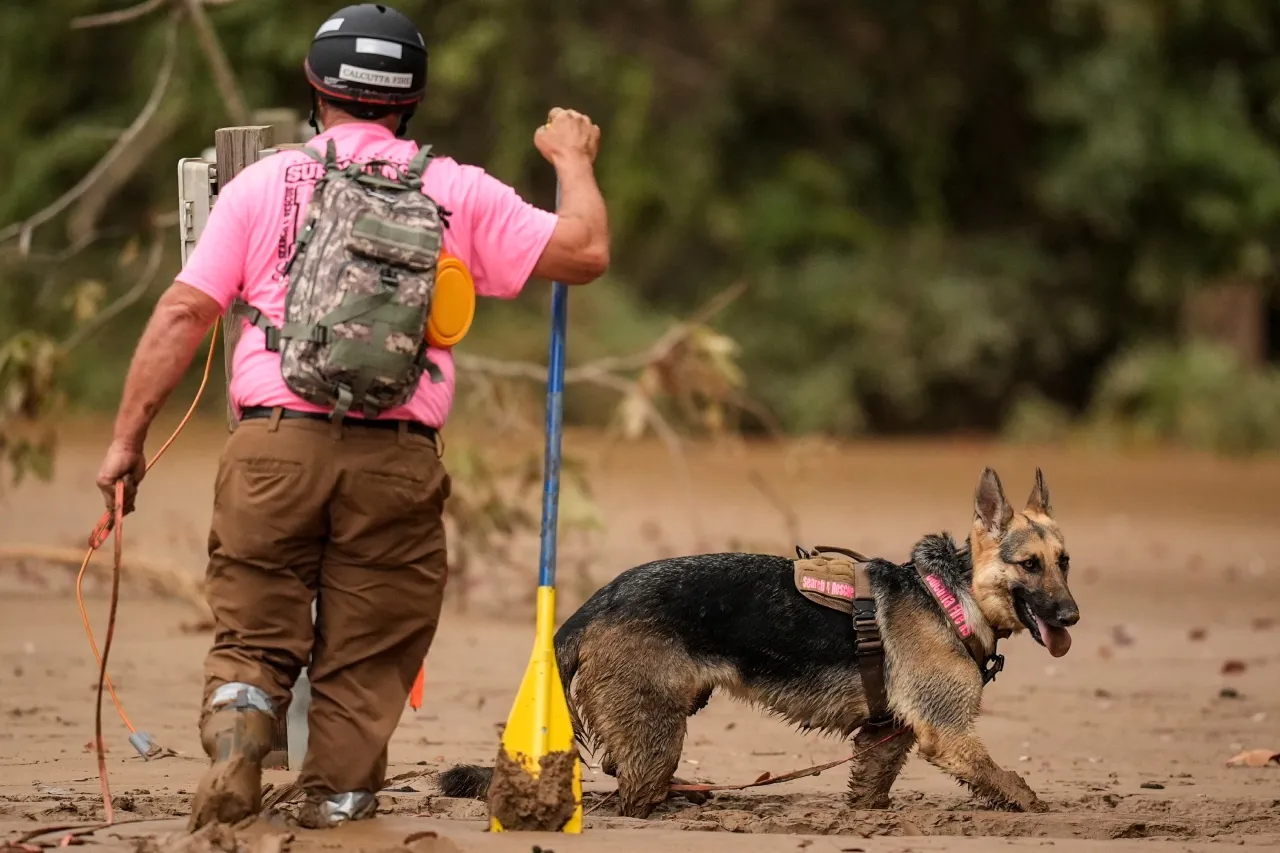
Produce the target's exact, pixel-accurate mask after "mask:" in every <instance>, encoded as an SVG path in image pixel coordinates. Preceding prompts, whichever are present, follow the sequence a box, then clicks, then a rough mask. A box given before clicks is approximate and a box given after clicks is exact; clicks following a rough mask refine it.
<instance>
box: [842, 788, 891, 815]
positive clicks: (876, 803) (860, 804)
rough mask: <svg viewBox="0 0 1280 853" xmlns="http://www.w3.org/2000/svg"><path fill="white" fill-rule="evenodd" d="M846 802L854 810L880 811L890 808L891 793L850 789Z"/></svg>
mask: <svg viewBox="0 0 1280 853" xmlns="http://www.w3.org/2000/svg"><path fill="white" fill-rule="evenodd" d="M845 802H846V803H847V804H848V806H849V808H850V809H853V810H854V811H878V810H883V809H887V808H889V795H888V794H885V793H881V792H880V791H850V792H849V796H848V798H847V799H846V800H845Z"/></svg>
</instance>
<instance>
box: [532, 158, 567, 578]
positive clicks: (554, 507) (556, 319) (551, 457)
mask: <svg viewBox="0 0 1280 853" xmlns="http://www.w3.org/2000/svg"><path fill="white" fill-rule="evenodd" d="M556 209H557V210H559V209H560V182H559V181H557V182H556ZM568 322H569V288H568V287H567V286H566V285H565V284H563V283H562V282H559V281H557V282H553V283H552V285H551V352H550V357H549V359H548V362H547V447H546V456H545V458H544V460H543V469H542V549H541V553H540V554H539V560H538V586H540V587H554V586H555V585H556V528H557V526H558V524H559V521H560V435H561V432H562V430H563V427H564V350H565V332H566V327H567V325H568Z"/></svg>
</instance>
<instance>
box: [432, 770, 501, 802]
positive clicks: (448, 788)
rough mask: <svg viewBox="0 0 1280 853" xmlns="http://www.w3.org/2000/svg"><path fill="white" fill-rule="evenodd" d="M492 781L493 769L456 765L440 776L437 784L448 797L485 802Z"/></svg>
mask: <svg viewBox="0 0 1280 853" xmlns="http://www.w3.org/2000/svg"><path fill="white" fill-rule="evenodd" d="M492 779H493V768H492V767H480V766H479V765H476V764H455V765H454V766H453V767H450V768H449V769H448V770H446V771H444V772H443V773H441V774H440V779H439V780H438V782H437V784H438V785H439V786H440V793H441V794H443V795H444V796H446V797H458V798H460V799H464V800H483V799H484V798H485V795H486V794H488V792H489V782H490V781H492Z"/></svg>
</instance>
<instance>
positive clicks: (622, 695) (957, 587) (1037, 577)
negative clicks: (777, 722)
mask: <svg viewBox="0 0 1280 853" xmlns="http://www.w3.org/2000/svg"><path fill="white" fill-rule="evenodd" d="M912 560H913V561H914V562H915V563H916V564H917V565H918V566H920V567H922V568H924V569H926V570H927V572H928V573H932V574H934V575H936V576H937V577H939V578H941V579H942V580H943V582H944V583H945V585H946V586H947V588H948V589H949V590H950V591H951V593H952V594H954V595H955V596H956V598H957V600H958V601H959V602H960V603H961V604H962V605H963V607H964V612H965V617H966V620H967V622H968V624H969V625H970V626H971V627H972V629H973V630H974V632H975V634H976V636H977V637H978V638H979V639H980V640H981V643H982V645H983V647H984V648H985V650H986V653H987V654H990V653H992V652H993V651H994V648H995V640H996V634H997V633H1004V632H1012V633H1018V632H1020V631H1023V630H1026V631H1027V632H1028V633H1030V634H1031V636H1032V637H1033V638H1034V639H1035V640H1036V641H1037V642H1038V643H1040V644H1041V645H1044V646H1046V647H1047V648H1048V649H1049V651H1050V652H1051V653H1052V654H1054V655H1055V656H1060V655H1062V654H1065V653H1066V651H1067V649H1068V648H1069V647H1070V635H1069V634H1068V633H1067V630H1066V629H1067V627H1069V626H1071V625H1074V624H1075V623H1076V622H1077V621H1078V620H1079V617H1080V612H1079V609H1078V607H1077V606H1076V603H1075V600H1074V599H1073V598H1072V595H1071V592H1070V590H1069V589H1068V587H1067V574H1068V556H1067V552H1066V546H1065V541H1064V539H1063V536H1062V532H1061V530H1060V529H1059V527H1058V524H1057V522H1056V521H1055V520H1054V518H1053V510H1052V507H1051V504H1050V501H1049V491H1048V488H1047V487H1046V486H1045V482H1044V476H1043V475H1042V474H1041V472H1040V470H1039V469H1037V470H1036V480H1035V486H1034V488H1033V489H1032V491H1031V496H1030V498H1029V499H1028V501H1027V503H1026V506H1025V507H1024V508H1023V509H1022V510H1021V511H1015V510H1014V509H1013V507H1012V506H1011V505H1010V504H1009V502H1008V501H1007V500H1006V498H1005V494H1004V488H1003V486H1002V485H1001V482H1000V478H999V476H997V474H996V472H995V471H993V470H991V469H990V468H988V469H986V470H985V471H984V472H983V473H982V476H981V479H980V481H979V483H978V487H977V490H976V494H975V501H974V520H973V527H972V530H971V531H970V535H969V537H968V548H960V547H958V546H957V544H956V542H955V541H954V540H953V539H952V538H951V537H950V536H949V535H947V534H945V533H944V534H939V535H929V536H925V537H924V538H923V539H921V540H920V541H919V542H918V543H916V545H915V547H914V549H913V551H912ZM868 570H869V574H870V577H871V585H872V590H873V593H874V595H875V599H876V605H877V610H878V614H877V622H878V624H879V628H880V632H881V635H882V638H883V642H884V649H885V673H886V679H887V687H888V698H889V706H890V710H891V712H892V713H893V715H894V717H895V720H896V722H897V724H899V725H900V726H902V727H904V728H905V729H906V731H905V732H904V733H903V734H902V735H900V736H898V737H896V738H894V739H893V740H890V741H888V742H887V743H884V744H882V745H880V746H878V747H876V748H875V749H871V750H869V751H866V752H864V753H863V754H862V755H861V756H859V757H858V758H855V759H854V760H853V762H852V765H851V770H850V776H849V794H848V803H849V806H850V807H851V808H859V809H874V808H886V807H887V806H888V804H889V790H890V788H891V787H892V785H893V783H894V781H895V780H896V779H897V776H898V773H899V772H900V771H901V769H902V766H903V764H904V763H905V761H906V759H907V755H908V753H909V752H910V750H911V749H912V747H913V746H916V747H918V748H919V754H920V755H921V756H923V757H924V758H925V760H926V761H929V762H930V763H931V764H933V765H935V766H937V767H939V768H940V769H942V770H943V771H945V772H946V773H948V774H950V775H951V776H952V777H954V778H955V779H956V780H957V781H958V782H960V783H961V784H962V785H966V786H968V787H969V788H970V789H972V791H973V793H974V795H975V797H976V798H977V799H978V800H979V801H980V802H981V803H982V804H983V805H985V806H987V807H991V808H1003V809H1013V810H1022V811H1039V810H1042V809H1043V805H1042V804H1041V802H1040V800H1039V799H1038V798H1037V796H1036V794H1035V792H1034V791H1032V790H1031V788H1030V787H1029V786H1028V785H1027V784H1026V782H1025V781H1023V779H1022V778H1021V777H1020V776H1019V775H1018V774H1016V773H1014V772H1013V771H1010V770H1005V769H1003V768H1001V767H1000V766H999V765H997V764H996V762H995V761H994V760H992V758H991V756H990V755H989V754H988V752H987V749H986V747H985V746H984V745H983V744H982V742H981V741H980V740H979V739H978V736H977V733H976V731H975V728H974V724H975V721H976V719H977V717H978V713H979V707H980V704H981V699H982V689H983V680H982V674H981V672H980V670H979V668H978V665H977V664H976V663H975V661H974V659H973V658H972V657H971V656H970V654H969V652H968V651H967V650H966V649H965V646H964V645H963V644H962V642H961V641H960V638H959V636H958V634H957V632H956V630H955V628H954V627H953V625H952V624H951V622H950V621H949V620H948V617H947V616H946V614H945V613H944V612H943V610H942V608H941V607H940V606H939V605H938V603H937V601H936V600H935V599H934V597H933V596H932V595H931V594H930V592H929V591H928V589H927V588H926V587H925V585H924V583H923V582H922V581H921V579H920V576H919V574H918V573H917V571H916V569H915V568H913V567H911V566H899V565H895V564H893V563H890V562H888V561H885V560H874V561H872V562H871V563H870V565H869V566H868ZM555 647H556V659H557V662H558V664H559V667H560V673H561V677H562V678H563V680H564V684H565V685H566V692H567V693H568V694H569V705H570V711H571V714H572V716H573V725H574V732H575V735H576V737H577V740H578V742H579V743H580V744H581V745H582V746H583V747H585V748H586V749H588V750H589V751H591V752H592V753H593V754H595V755H597V756H598V757H599V758H600V764H601V768H602V769H603V770H604V772H605V773H607V774H609V775H611V776H615V777H617V780H618V794H619V800H620V809H619V811H620V814H622V815H624V816H628V817H647V816H648V815H649V814H650V813H651V812H652V811H653V809H654V808H655V807H656V806H657V805H658V804H660V803H661V802H663V801H664V800H665V799H666V798H667V796H668V795H669V793H670V791H669V788H670V786H671V785H672V784H673V773H674V772H675V770H676V766H677V764H678V763H679V760H680V751H681V748H682V747H683V744H684V738H685V731H686V721H687V718H688V717H690V716H692V715H693V714H696V713H697V712H698V711H699V710H701V709H702V708H703V707H704V706H706V704H707V702H708V701H709V700H710V698H711V695H712V693H713V692H714V691H717V690H720V691H723V692H725V693H728V694H729V695H731V696H734V697H736V698H738V699H742V700H744V701H746V702H749V703H752V704H756V705H760V706H762V707H763V708H765V709H767V710H768V711H769V712H771V713H773V714H776V715H778V716H780V717H782V718H783V719H785V720H787V721H788V722H790V723H793V724H795V725H796V726H798V727H800V728H801V729H805V730H808V729H816V730H818V731H820V732H824V733H833V734H838V735H840V736H843V737H849V736H851V735H853V734H854V732H855V731H856V732H857V736H856V737H854V743H855V748H866V747H869V746H870V745H871V744H873V743H875V742H876V741H878V740H880V739H881V738H882V737H883V735H884V733H885V732H884V730H883V729H871V728H870V727H866V726H865V724H866V723H867V713H868V712H867V703H866V699H865V698H864V696H863V692H862V686H861V684H862V682H861V678H860V677H859V674H858V666H857V662H856V658H855V648H854V633H853V627H852V623H851V620H850V617H849V616H848V615H847V614H844V613H841V612H839V611H836V610H833V609H830V608H827V607H823V606H821V605H819V604H816V603H814V602H812V601H810V600H809V599H807V598H805V597H804V596H802V595H800V594H799V593H798V592H797V591H796V588H795V582H794V564H793V563H792V561H791V560H790V559H788V558H785V557H776V556H768V555H763V554H705V555H700V556H693V557H679V558H674V559H667V560H658V561H656V562H652V563H647V564H645V565H642V566H637V567H635V568H632V569H629V570H627V571H625V572H623V573H622V574H620V575H619V576H618V577H617V578H615V579H614V580H613V581H612V582H610V583H609V584H607V585H606V586H604V587H602V588H601V589H600V590H599V591H597V592H596V593H595V595H593V596H592V597H591V598H590V599H589V600H588V601H587V602H586V603H585V604H583V605H582V607H581V608H580V609H579V610H578V611H577V612H576V613H574V614H573V615H572V616H571V617H569V619H568V620H567V621H566V622H565V623H564V625H563V626H561V628H560V630H559V631H558V632H557V633H556V636H555ZM637 661H644V665H643V666H639V665H637ZM491 774H492V771H491V770H490V769H488V768H482V767H477V766H474V765H460V766H457V767H454V768H451V769H450V770H448V771H446V772H445V773H443V774H442V775H441V777H440V780H439V782H440V787H441V790H442V792H443V793H445V794H446V795H449V796H462V797H467V796H483V795H484V792H485V790H486V789H487V787H488V784H489V779H490V778H491ZM674 781H675V782H676V783H678V780H674Z"/></svg>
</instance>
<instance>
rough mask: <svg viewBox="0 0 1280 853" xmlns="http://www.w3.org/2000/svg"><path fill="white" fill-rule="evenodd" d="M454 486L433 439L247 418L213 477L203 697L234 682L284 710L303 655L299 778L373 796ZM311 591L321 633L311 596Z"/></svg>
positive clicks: (415, 657)
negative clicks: (209, 632) (306, 705)
mask: <svg viewBox="0 0 1280 853" xmlns="http://www.w3.org/2000/svg"><path fill="white" fill-rule="evenodd" d="M449 490H450V481H449V477H448V475H447V474H446V473H445V470H444V466H443V464H442V463H441V461H440V458H439V455H438V454H437V452H436V446H435V443H434V442H433V441H432V439H430V438H428V437H426V436H422V435H416V434H413V433H410V432H409V431H407V430H406V429H405V428H404V427H403V426H402V427H400V428H399V429H374V428H370V427H362V426H346V427H336V428H335V427H333V426H331V425H330V424H329V423H327V422H323V421H312V420H280V418H279V415H278V412H277V413H275V414H273V416H272V417H271V418H270V419H260V420H248V421H242V422H241V423H240V425H239V426H238V427H237V428H236V430H235V432H233V433H232V434H231V437H230V438H229V439H228V440H227V444H226V447H225V448H224V450H223V453H222V458H221V461H220V463H219V466H218V474H217V480H216V482H215V486H214V506H213V523H212V529H211V531H210V533H209V566H208V575H207V578H206V593H205V594H206V598H207V600H208V602H209V606H210V608H211V609H212V611H213V618H214V625H215V635H214V641H213V647H212V648H211V649H210V651H209V655H208V657H207V658H206V659H205V670H204V676H205V678H204V681H205V683H204V690H205V692H204V703H203V707H206V708H207V706H208V702H209V698H210V696H211V694H212V693H213V691H214V690H215V689H217V687H218V686H220V685H222V684H225V683H227V682H243V683H246V684H252V685H254V686H256V687H259V688H261V689H262V690H264V691H266V693H267V694H268V695H269V696H270V697H271V699H272V701H273V702H274V703H275V707H276V708H277V713H283V711H284V709H285V708H286V706H287V704H288V702H289V699H290V692H289V691H290V689H291V688H292V687H293V683H294V681H295V680H296V679H297V678H298V675H299V673H300V671H301V670H302V668H303V667H304V666H309V667H310V669H309V677H310V679H311V691H312V704H311V710H310V714H309V728H310V740H309V743H308V748H307V756H306V760H305V761H304V762H303V766H302V771H301V774H300V776H299V778H298V784H299V786H300V787H302V788H303V789H305V790H306V791H307V792H308V793H309V794H317V795H321V796H331V795H334V794H343V793H347V792H350V791H361V790H363V791H371V792H376V791H378V790H379V789H380V788H381V787H382V784H383V781H384V779H385V776H386V769H387V743H388V742H389V741H390V739H391V735H392V734H393V733H394V731H395V728H396V725H397V724H398V723H399V720H400V715H401V713H402V711H403V710H404V707H405V704H406V701H407V699H408V696H409V690H410V689H411V687H412V686H413V681H414V679H415V677H416V676H417V673H418V668H419V666H420V665H421V664H422V660H423V658H424V657H425V656H426V654H427V649H428V648H429V647H430V645H431V640H432V638H433V637H434V636H435V631H436V624H437V622H438V620H439V616H440V607H441V603H442V599H443V594H444V584H445V574H446V560H445V531H444V522H443V518H442V513H443V510H444V502H445V500H446V499H447V498H448V497H449ZM313 598H314V599H315V600H316V621H315V626H314V631H313V627H312V621H311V602H312V599H313Z"/></svg>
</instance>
